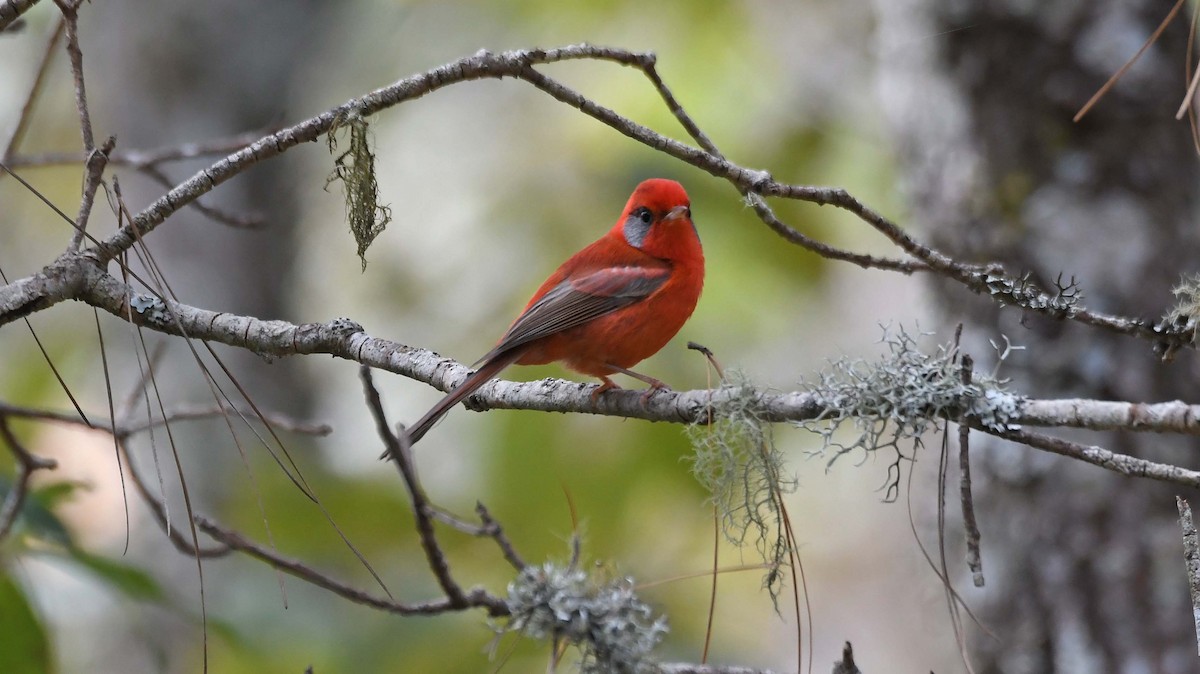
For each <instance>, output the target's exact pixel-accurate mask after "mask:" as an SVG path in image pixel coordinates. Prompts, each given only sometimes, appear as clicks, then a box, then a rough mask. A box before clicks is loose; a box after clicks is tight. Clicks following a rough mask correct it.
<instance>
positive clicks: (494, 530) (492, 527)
mask: <svg viewBox="0 0 1200 674" xmlns="http://www.w3.org/2000/svg"><path fill="white" fill-rule="evenodd" d="M475 514H477V515H479V521H480V522H483V532H484V533H485V534H486V535H488V536H491V537H492V540H494V541H496V545H498V546H500V552H501V553H502V554H503V555H504V559H505V560H507V561H508V563H509V564H510V565H512V567H513V568H514V569H516V570H517V571H520V570H522V569H524V568H525V560H524V559H522V558H521V555H519V554H517V550H516V548H514V547H513V544H512V541H510V540H509V539H508V536H507V535H505V533H504V528H503V527H501V526H500V523H499V522H497V521H496V519H495V518H493V517H492V514H491V513H490V512H488V509H487V508H485V507H484V506H483V503H479V502H476V503H475Z"/></svg>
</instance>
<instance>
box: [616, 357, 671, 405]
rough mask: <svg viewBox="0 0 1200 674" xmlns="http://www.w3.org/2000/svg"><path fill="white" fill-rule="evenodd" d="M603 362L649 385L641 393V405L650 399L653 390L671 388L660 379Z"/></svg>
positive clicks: (667, 389)
mask: <svg viewBox="0 0 1200 674" xmlns="http://www.w3.org/2000/svg"><path fill="white" fill-rule="evenodd" d="M605 364H606V365H607V366H608V367H611V368H612V369H613V370H614V371H616V372H620V373H621V374H624V375H629V376H630V377H633V378H634V379H640V380H641V381H644V382H646V383H647V384H649V385H650V388H648V389H646V390H645V391H644V392H643V393H642V405H643V406H644V405H645V404H646V403H647V402H649V401H650V396H652V395H654V394H655V392H657V391H658V390H660V389H662V390H666V391H670V390H671V387H670V386H667V385H666V384H664V383H663V382H662V381H661V380H659V379H655V378H654V377H649V376H646V375H644V374H641V373H638V372H634V371H633V370H627V369H625V368H623V367H617V366H616V365H612V364H611V363H605Z"/></svg>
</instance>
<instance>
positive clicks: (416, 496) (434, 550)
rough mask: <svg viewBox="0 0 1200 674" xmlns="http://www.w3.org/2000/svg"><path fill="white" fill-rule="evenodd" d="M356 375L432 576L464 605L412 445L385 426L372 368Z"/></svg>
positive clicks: (457, 604)
mask: <svg viewBox="0 0 1200 674" xmlns="http://www.w3.org/2000/svg"><path fill="white" fill-rule="evenodd" d="M359 376H360V378H361V379H362V383H363V393H364V395H365V396H366V400H367V407H368V408H369V409H370V410H371V416H372V418H374V419H375V429H376V432H378V433H379V438H380V439H381V440H383V444H384V446H385V447H386V448H387V451H388V455H389V456H390V458H391V459H392V460H393V461H394V462H395V463H396V466H397V468H399V470H400V476H401V477H402V478H403V480H404V485H405V486H406V487H407V488H408V495H409V499H410V501H411V502H412V507H413V515H414V516H415V518H416V521H417V535H418V537H419V538H420V540H421V549H422V550H424V551H425V559H426V560H427V561H428V562H429V568H430V570H432V571H433V576H434V578H436V579H437V582H438V585H439V586H440V587H441V588H442V591H443V592H445V593H446V599H447V600H448V601H449V602H450V605H451V606H454V607H456V608H461V607H464V606H466V601H467V598H466V596H465V595H464V594H463V590H462V588H461V587H460V586H459V585H458V582H457V581H456V580H454V576H453V574H451V573H450V563H449V562H448V561H447V560H446V553H445V552H443V551H442V548H441V545H439V544H438V541H437V534H436V533H435V532H434V530H433V519H432V518H431V517H430V512H431V510H432V508H431V506H430V503H429V497H428V496H426V495H425V490H424V488H422V487H421V483H420V480H418V479H417V470H416V466H414V465H413V461H412V446H411V445H409V443H408V440H407V438H406V437H405V435H404V433H398V434H397V433H392V431H391V428H390V427H389V426H388V421H387V415H386V413H385V412H384V411H383V401H382V400H381V399H380V397H379V389H377V388H375V382H374V380H373V378H372V377H371V368H370V367H368V366H366V365H363V366H362V367H360V368H359Z"/></svg>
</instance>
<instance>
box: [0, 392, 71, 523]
mask: <svg viewBox="0 0 1200 674" xmlns="http://www.w3.org/2000/svg"><path fill="white" fill-rule="evenodd" d="M0 439H3V440H4V443H5V444H7V445H8V449H9V451H10V452H12V454H13V457H15V458H16V460H17V476H16V479H15V480H13V485H12V489H11V490H9V492H8V495H7V496H5V498H4V504H3V505H0V540H3V539H4V538H5V537H7V536H8V532H9V531H11V530H12V526H13V524H14V523H15V522H16V521H17V516H18V515H20V514H21V508H22V507H24V505H25V498H26V497H27V496H28V495H29V480H30V478H32V477H33V473H34V472H35V471H38V470H43V469H47V470H52V469H54V468H56V467H57V466H58V463H57V462H56V461H54V460H53V459H44V458H42V457H40V456H34V455H33V454H30V453H29V450H27V449H25V445H23V444H21V441H20V440H19V439H18V438H17V436H16V434H15V433H13V432H12V429H11V428H9V426H8V417H7V416H5V415H3V414H0Z"/></svg>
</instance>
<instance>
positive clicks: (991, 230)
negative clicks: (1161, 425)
mask: <svg viewBox="0 0 1200 674" xmlns="http://www.w3.org/2000/svg"><path fill="white" fill-rule="evenodd" d="M1172 4H1173V3H1172V2H1166V1H1163V0H1157V1H1152V0H1128V1H1121V2H1117V1H1101V2H1091V3H1061V2H1051V3H1037V2H1021V1H1018V0H1008V1H1004V0H1000V1H996V2H936V3H931V2H925V1H922V0H903V1H900V2H896V1H895V0H879V2H877V11H878V13H879V23H878V32H877V37H878V44H879V47H880V50H879V53H880V62H879V83H878V87H879V92H880V95H881V97H882V106H881V108H882V109H883V110H884V111H885V114H886V115H887V117H888V123H889V125H890V129H891V132H892V134H893V138H894V141H895V146H896V148H897V157H898V164H899V173H900V174H901V175H902V176H904V180H905V184H904V186H905V188H906V190H907V192H908V196H909V199H910V203H911V205H912V216H911V223H912V224H913V226H914V227H920V228H922V230H923V231H922V232H921V233H922V235H923V236H925V237H927V238H928V239H929V240H931V241H932V242H933V244H934V245H936V246H939V247H942V248H943V249H944V250H946V251H947V252H949V253H951V254H954V255H956V256H959V257H960V258H965V259H974V260H978V261H983V260H999V261H1001V262H1003V263H1005V264H1006V265H1011V268H1012V269H1014V270H1015V269H1024V270H1027V271H1029V272H1031V273H1032V274H1033V275H1034V278H1035V279H1038V280H1039V281H1041V282H1043V283H1053V282H1054V280H1055V279H1056V277H1058V275H1059V274H1060V273H1064V274H1066V276H1067V277H1069V276H1071V275H1074V276H1075V277H1076V278H1077V279H1078V281H1079V282H1080V284H1081V286H1082V289H1083V292H1084V300H1085V303H1086V304H1088V305H1089V306H1092V307H1095V308H1097V309H1102V310H1106V311H1114V312H1122V313H1126V314H1129V315H1134V316H1150V317H1157V316H1160V315H1161V314H1162V313H1163V312H1164V311H1165V310H1166V309H1167V308H1169V307H1170V306H1171V304H1172V297H1171V294H1170V290H1171V288H1172V286H1173V285H1175V284H1176V283H1177V282H1178V281H1179V278H1180V276H1181V274H1185V273H1195V272H1196V271H1197V267H1198V266H1200V261H1198V260H1197V256H1196V250H1197V243H1200V242H1198V241H1197V238H1198V232H1200V229H1198V228H1197V223H1196V217H1195V215H1196V206H1197V203H1196V198H1195V195H1196V184H1197V178H1198V177H1200V171H1198V166H1200V161H1198V160H1197V157H1196V156H1195V153H1194V151H1193V149H1192V144H1191V140H1190V138H1189V130H1188V126H1187V123H1186V122H1176V121H1175V120H1174V119H1173V113H1174V110H1175V108H1176V107H1177V106H1178V104H1179V101H1180V100H1181V98H1182V96H1183V91H1184V86H1185V83H1184V81H1183V80H1184V73H1183V69H1184V62H1185V60H1186V58H1187V57H1186V55H1185V45H1186V41H1187V20H1188V17H1187V12H1186V11H1185V12H1183V13H1181V15H1180V16H1179V17H1178V18H1177V20H1176V22H1175V24H1174V25H1172V26H1171V27H1170V28H1169V29H1168V30H1167V31H1166V33H1165V34H1164V35H1163V37H1162V39H1161V40H1160V41H1159V42H1158V43H1157V44H1156V45H1155V46H1154V47H1152V48H1151V49H1150V50H1149V51H1148V52H1147V53H1146V54H1145V56H1143V58H1142V60H1141V61H1140V62H1139V63H1138V64H1137V65H1136V66H1135V67H1134V68H1133V69H1131V70H1130V71H1129V72H1128V73H1127V74H1126V76H1125V78H1124V79H1123V80H1122V81H1121V82H1120V83H1119V84H1118V85H1117V87H1116V88H1115V89H1114V90H1112V91H1111V92H1110V93H1109V94H1108V96H1107V97H1106V98H1105V99H1104V100H1103V101H1102V102H1101V103H1100V104H1099V106H1097V107H1096V108H1095V109H1093V110H1092V111H1091V112H1090V113H1089V114H1088V115H1087V116H1086V117H1085V118H1084V119H1083V120H1082V121H1081V122H1080V123H1077V124H1076V123H1073V122H1072V121H1071V118H1072V116H1073V115H1074V114H1075V112H1076V111H1077V110H1078V109H1079V107H1080V106H1081V105H1082V104H1083V103H1084V102H1085V101H1086V100H1087V99H1088V98H1089V97H1090V96H1091V94H1092V93H1093V92H1095V91H1096V90H1097V89H1098V88H1099V87H1100V85H1101V84H1103V82H1104V81H1105V80H1106V79H1107V78H1108V77H1109V76H1110V75H1111V74H1112V73H1114V72H1115V71H1116V70H1117V69H1118V68H1119V67H1120V66H1121V65H1122V63H1123V62H1124V61H1125V60H1126V59H1127V58H1129V56H1131V55H1132V54H1133V53H1134V52H1135V51H1136V50H1137V48H1138V47H1139V46H1140V45H1141V43H1142V41H1144V40H1145V39H1146V38H1147V37H1148V36H1149V35H1150V34H1151V33H1152V32H1153V30H1154V28H1155V27H1156V26H1157V25H1158V23H1159V21H1161V20H1162V19H1163V18H1164V17H1165V16H1166V15H1167V13H1168V11H1169V10H1170V8H1171V5H1172ZM931 292H932V293H933V294H934V298H935V304H936V305H937V306H939V307H941V309H942V310H943V311H944V315H943V318H944V321H945V323H944V325H943V329H944V330H945V334H950V333H951V332H952V330H953V326H954V324H955V323H957V322H960V321H962V322H964V323H965V324H966V331H967V333H969V334H970V335H971V336H972V337H973V341H971V342H968V344H969V345H970V346H969V350H970V351H971V352H972V353H974V354H975V355H976V356H977V357H979V356H985V355H987V354H986V353H985V352H986V351H987V350H988V349H987V347H986V346H984V345H983V340H984V339H986V338H989V337H991V338H995V337H997V336H998V335H999V334H1001V333H1003V334H1007V335H1008V336H1010V337H1011V338H1012V339H1013V341H1014V343H1017V344H1024V345H1026V346H1027V347H1028V350H1027V351H1025V352H1023V353H1021V355H1020V356H1019V357H1017V358H1014V359H1012V361H1011V362H1010V365H1011V367H1010V368H1009V369H1008V373H1009V374H1010V375H1011V376H1014V378H1015V382H1014V385H1015V389H1016V390H1018V391H1021V392H1024V393H1027V394H1029V395H1036V396H1038V397H1043V396H1045V397H1051V396H1075V395H1079V396H1086V397H1089V398H1100V399H1106V398H1107V399H1114V400H1131V401H1156V400H1171V399H1175V398H1183V399H1194V398H1195V391H1196V389H1195V381H1196V377H1195V371H1196V359H1195V355H1194V354H1192V353H1188V354H1185V355H1184V356H1182V357H1181V358H1179V359H1178V360H1176V361H1175V362H1174V363H1172V364H1169V365H1166V364H1162V363H1160V362H1158V360H1157V358H1156V357H1155V355H1154V354H1153V353H1152V352H1151V349H1150V348H1149V346H1148V345H1147V344H1146V343H1145V342H1143V341H1141V340H1133V339H1128V338H1123V337H1116V336H1111V335H1106V334H1101V333H1099V332H1097V331H1094V330H1089V329H1086V328H1083V327H1081V326H1070V325H1066V324H1063V323H1060V322H1054V321H1049V320H1045V319H1040V318H1038V317H1032V316H1024V315H1022V313H1021V312H1020V311H1019V310H1016V309H1012V308H1009V309H999V308H997V307H996V306H993V305H990V304H988V303H987V302H985V301H984V300H983V299H982V298H979V297H974V296H968V295H967V294H965V293H964V292H962V290H960V289H958V288H955V287H951V286H950V285H949V284H944V283H939V282H937V281H934V282H933V283H932V288H931ZM1072 437H1074V438H1075V439H1080V440H1084V441H1086V442H1089V443H1096V444H1100V445H1102V446H1105V447H1108V448H1110V449H1112V450H1113V451H1117V452H1122V453H1128V454H1132V455H1134V456H1139V457H1143V458H1148V459H1154V460H1158V461H1166V462H1171V463H1177V464H1178V465H1181V466H1185V467H1194V466H1196V465H1197V463H1198V462H1197V457H1196V456H1195V446H1194V443H1191V442H1188V441H1187V440H1186V439H1182V438H1163V437H1159V436H1147V435H1141V436H1134V435H1132V434H1128V433H1125V434H1121V433H1114V434H1086V435H1084V434H1080V435H1076V436H1072ZM1189 445H1190V446H1189ZM972 448H973V449H974V450H976V451H975V452H974V457H975V462H976V467H975V469H974V470H973V473H974V474H975V476H976V480H977V489H976V504H977V507H978V509H979V511H980V520H981V521H980V525H981V528H982V530H983V539H984V544H985V548H984V568H985V570H986V571H987V581H988V588H987V591H986V592H985V593H970V594H969V595H968V596H969V597H971V599H972V600H973V601H975V602H977V603H981V604H982V608H983V611H982V616H981V617H982V619H983V621H984V623H985V624H987V625H988V626H989V627H990V628H991V629H993V630H994V631H995V632H996V633H997V635H998V636H999V638H1000V640H999V642H996V641H993V640H990V639H988V638H986V637H982V636H981V637H979V638H978V639H975V640H974V642H973V644H972V645H973V648H972V651H973V654H974V656H975V664H976V666H977V669H978V670H979V671H983V672H1001V671H1003V672H1052V671H1059V672H1101V671H1106V672H1118V671H1156V672H1181V673H1182V672H1190V671H1195V667H1196V662H1195V658H1196V655H1195V648H1196V647H1195V643H1194V634H1193V633H1192V622H1191V606H1190V604H1189V601H1188V590H1187V578H1186V576H1185V575H1184V574H1183V572H1182V571H1181V564H1180V559H1179V558H1180V555H1181V553H1182V550H1181V544H1180V542H1179V540H1178V539H1179V536H1178V523H1177V519H1176V518H1177V513H1176V512H1175V508H1174V507H1173V495H1174V494H1176V493H1181V492H1185V493H1186V492H1189V491H1192V492H1193V493H1190V494H1186V495H1187V496H1189V497H1190V498H1194V497H1195V496H1196V494H1195V493H1194V490H1186V489H1176V488H1171V487H1164V486H1162V485H1157V484H1151V483H1148V482H1146V481H1142V480H1130V479H1127V478H1122V477H1119V476H1115V475H1112V474H1109V473H1106V472H1102V471H1097V470H1089V469H1087V468H1083V467H1080V466H1078V465H1074V464H1071V465H1068V463H1067V462H1065V461H1061V460H1057V459H1053V458H1048V457H1046V456H1045V455H1042V454H1041V453H1039V452H1033V451H1024V452H1019V453H1016V454H1014V453H1013V452H995V451H990V450H989V448H988V446H987V445H985V444H984V443H983V442H976V443H973V447H972ZM1014 457H1019V458H1016V459H1014Z"/></svg>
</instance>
